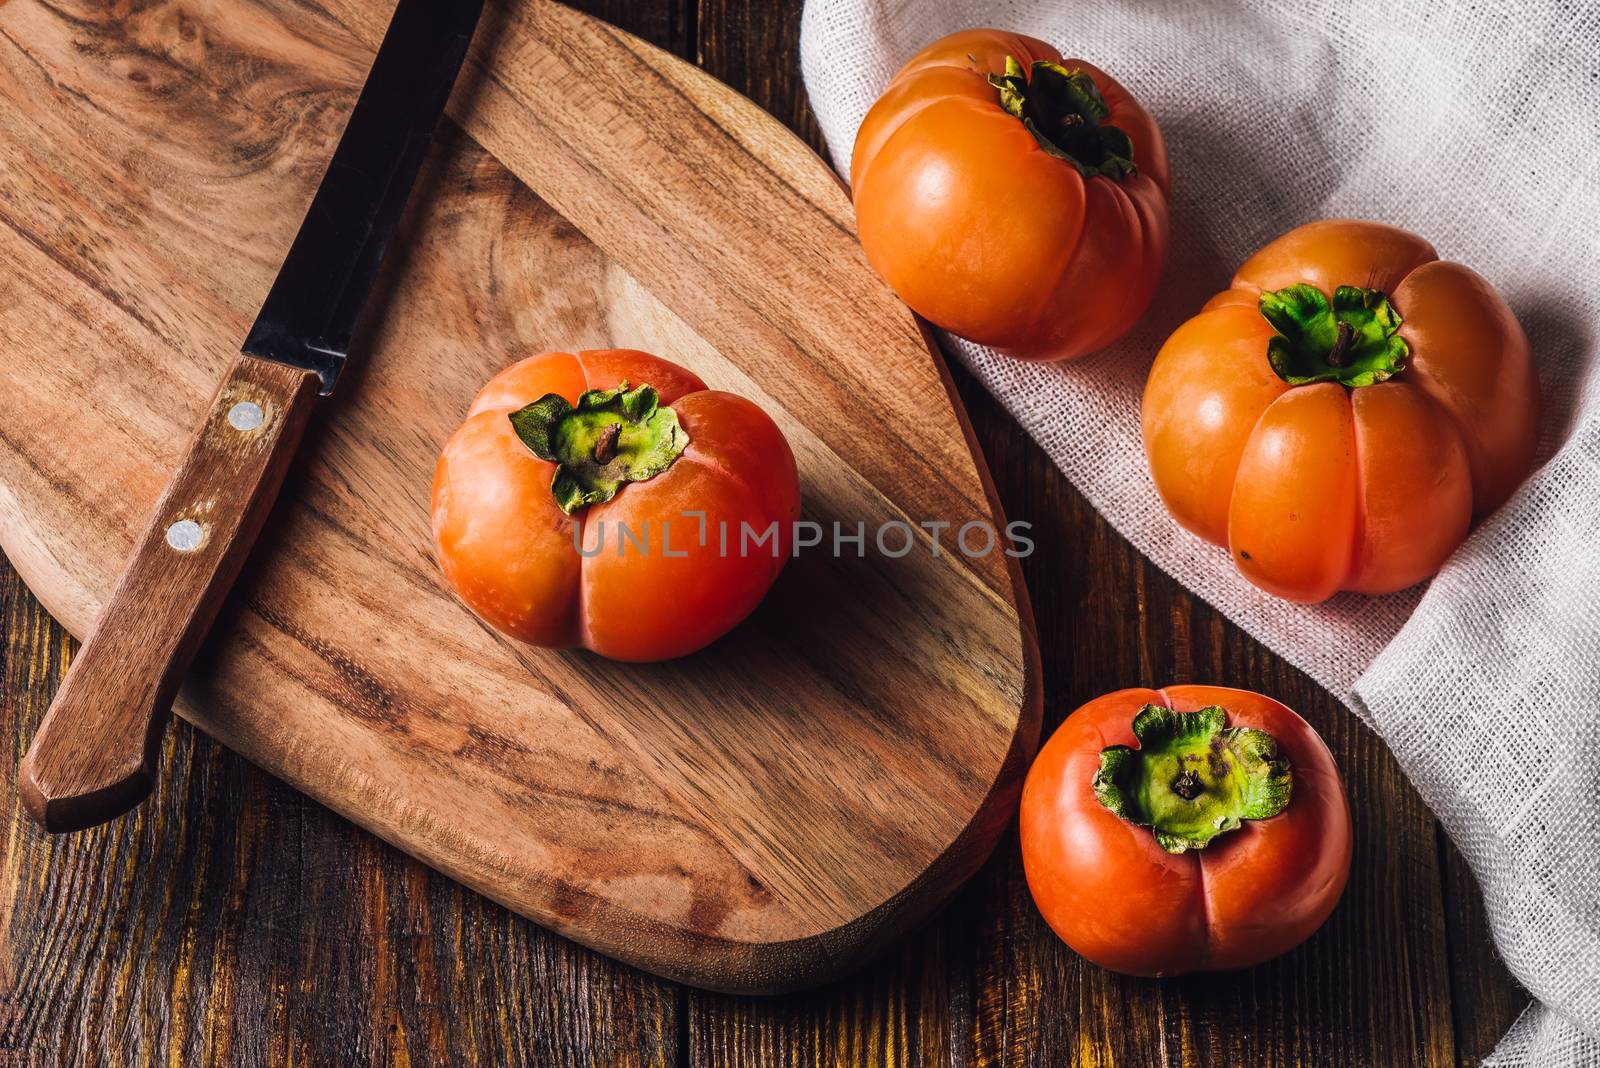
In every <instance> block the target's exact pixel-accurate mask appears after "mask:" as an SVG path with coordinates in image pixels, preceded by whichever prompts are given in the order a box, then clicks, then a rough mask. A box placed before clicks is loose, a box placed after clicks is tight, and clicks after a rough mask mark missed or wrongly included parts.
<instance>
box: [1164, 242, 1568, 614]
mask: <svg viewBox="0 0 1600 1068" xmlns="http://www.w3.org/2000/svg"><path fill="white" fill-rule="evenodd" d="M1142 416H1143V430H1144V446H1145V455H1146V457H1147V458H1148V459H1149V461H1150V473H1151V475H1152V477H1153V478H1154V480H1155V485H1156V489H1157V491H1158V492H1159V493H1160V495H1161V499H1162V501H1163V502H1165V504H1166V506H1167V510H1168V511H1169V512H1171V513H1172V517H1173V518H1174V519H1176V520H1177V521H1178V523H1179V524H1180V525H1181V526H1183V527H1185V528H1186V529H1188V530H1190V531H1192V532H1194V533H1195V534H1198V535H1200V536H1201V537H1203V538H1205V539H1207V540H1209V541H1212V542H1215V543H1216V544H1218V545H1222V546H1225V547H1227V549H1228V550H1229V552H1230V554H1231V555H1232V557H1233V562H1234V565H1235V566H1236V567H1237V568H1238V569H1239V572H1240V573H1241V574H1242V575H1244V577H1245V578H1246V579H1248V580H1249V581H1250V582H1252V583H1254V584H1255V585H1256V586H1258V587H1260V588H1261V589H1263V590H1266V591H1267V592H1269V593H1272V594H1275V595H1277V596H1279V597H1284V598H1287V599H1289V600H1292V601H1302V602H1315V601H1322V600H1325V599H1327V598H1328V597H1331V596H1332V595H1333V594H1335V593H1337V592H1339V591H1340V590H1354V591H1356V592H1359V593H1371V594H1378V593H1390V592H1393V591H1395V590H1399V589H1404V588H1405V587H1407V586H1411V585H1414V584H1416V583H1418V582H1421V581H1422V580H1424V579H1426V578H1429V577H1430V576H1432V575H1433V574H1434V573H1435V572H1437V571H1438V570H1439V568H1440V566H1441V565H1443V563H1444V561H1445V559H1446V558H1447V557H1448V556H1449V555H1450V554H1451V553H1452V552H1453V551H1454V550H1455V548H1456V547H1457V546H1458V545H1460V544H1461V542H1462V540H1463V539H1464V538H1465V537H1466V536H1467V533H1468V531H1469V530H1470V528H1471V526H1472V524H1473V523H1474V522H1476V521H1478V520H1480V519H1482V518H1483V517H1484V516H1486V515H1488V514H1489V513H1490V512H1492V511H1494V510H1495V509H1496V508H1498V507H1499V506H1500V505H1501V504H1503V503H1504V502H1505V500H1506V498H1508V497H1509V496H1511V494H1512V492H1513V491H1514V490H1515V489H1516V487H1517V486H1518V485H1519V484H1520V483H1521V482H1522V480H1523V479H1524V478H1525V477H1526V476H1527V474H1528V471H1529V469H1530V468H1531V467H1532V464H1533V456H1534V448H1535V446H1536V444H1537V440H1538V416H1539V390H1538V377H1537V375H1536V373H1535V368H1534V364H1533V356H1532V353H1531V351H1530V350H1529V347H1528V339H1527V336H1526V335H1525V334H1524V333H1523V332H1522V327H1521V326H1520V325H1518V323H1517V319H1516V316H1515V315H1513V314H1512V312H1511V309H1510V308H1509V307H1507V306H1506V303H1505V301H1504V300H1502V299H1501V297H1500V295H1499V294H1498V293H1497V292H1495V290H1494V287H1493V286H1491V285H1490V284H1489V283H1488V282H1486V281H1484V279H1483V278H1481V277H1479V276H1478V275H1477V274H1475V273H1474V272H1473V271H1472V270H1471V269H1470V268H1468V267H1464V266H1462V265H1461V264H1459V263H1449V262H1446V261H1443V260H1440V259H1439V258H1438V256H1437V254H1436V253H1435V252H1434V250H1433V246H1431V245H1430V244H1428V242H1426V241H1424V240H1423V239H1422V238H1420V237H1418V236H1417V235H1415V234H1411V233H1407V232H1406V231H1404V230H1399V229H1396V228H1394V227H1392V226H1384V225H1382V224H1380V223H1372V222H1361V221H1357V220H1348V219H1343V220H1329V221H1323V222H1315V223H1310V224H1308V225H1306V226H1302V227H1299V228H1298V229H1295V230H1291V231H1290V232H1289V233H1287V234H1284V235H1283V236H1282V237H1280V238H1278V239H1277V240H1276V241H1273V242H1272V243H1271V244H1269V245H1267V246H1266V247H1265V248H1263V249H1261V250H1260V251H1259V252H1257V253H1256V254H1255V255H1254V256H1252V257H1250V259H1249V260H1247V261H1246V262H1245V264H1244V265H1243V266H1242V267H1240V268H1239V271H1238V273H1237V274H1236V275H1234V278H1233V283H1232V285H1231V287H1230V288H1229V289H1227V290H1225V291H1224V292H1222V293H1219V294H1217V295H1216V296H1215V297H1213V298H1211V300H1210V301H1209V302H1207V303H1206V305H1205V307H1204V308H1203V309H1202V310H1201V312H1200V314H1198V315H1196V316H1195V317H1194V318H1192V319H1190V320H1189V321H1188V322H1186V323H1184V324H1183V325H1182V326H1180V327H1179V328H1178V329H1177V330H1176V331H1175V332H1174V333H1173V334H1172V336H1171V337H1169V338H1168V339H1167V341H1166V344H1164V345H1163V346H1162V348H1161V351H1160V353H1159V354H1157V356H1156V360H1155V364H1154V365H1153V366H1152V367H1151V369H1150V377H1149V380H1148V381H1147V382H1146V384H1145V391H1144V404H1143V413H1142Z"/></svg>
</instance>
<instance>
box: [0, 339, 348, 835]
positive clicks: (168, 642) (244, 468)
mask: <svg viewBox="0 0 1600 1068" xmlns="http://www.w3.org/2000/svg"><path fill="white" fill-rule="evenodd" d="M318 385H319V379H318V377H317V375H316V373H315V372H313V371H305V370H301V369H299V368H296V367H289V366H287V365H285V364H281V363H274V362H272V361H270V360H263V359H258V358H256V357H254V356H247V355H243V354H241V355H240V356H239V357H238V358H237V359H236V360H235V361H234V363H233V366H232V367H231V368H230V369H229V371H228V374H227V377H225V378H224V379H223V381H222V385H221V386H220V387H219V388H218V389H217V393H216V395H215V396H214V397H213V398H212V400H211V407H210V409H209V410H208V411H207V412H206V416H205V421H204V422H202V423H201V424H200V428H199V429H198V430H197V431H196V432H195V435H194V438H193V440H191V441H190V442H189V448H188V451H187V452H186V453H185V454H184V457H183V460H182V461H181V462H180V463H179V465H178V470H177V473H175V474H174V475H173V476H172V480H171V481H170V482H168V483H167V488H166V490H165V492H163V493H162V495H161V500H160V501H159V502H158V503H157V504H156V509H155V514H154V515H153V516H152V517H151V519H150V523H149V526H148V527H146V528H145V532H144V534H143V535H142V536H141V537H140V539H139V543H138V545H137V546H136V547H135V549H134V552H133V556H132V557H131V558H130V559H129V560H128V563H127V565H126V566H125V567H124V568H123V571H122V575H121V577H120V578H118V579H117V584H116V586H115V588H114V589H113V590H112V591H111V599H110V600H109V601H107V602H106V605H105V607H104V608H103V609H102V610H101V612H100V618H99V619H98V620H97V621H96V622H95V626H94V630H93V631H92V632H91V633H90V635H89V637H88V640H86V641H85V642H84V643H83V647H82V648H81V649H79V650H78V655H77V656H76V657H75V658H74V659H73V661H72V667H71V669H70V670H69V671H68V672H67V677H66V679H65V680H63V681H62V683H61V688H60V690H58V691H57V692H56V697H55V700H54V701H52V702H51V704H50V709H49V711H48V712H46V713H45V717H44V722H43V723H42V724H40V726H39V732H38V733H37V734H35V735H34V737H33V744H32V745H30V746H29V747H28V752H27V755H26V756H24V757H23V758H22V765H21V767H20V768H19V769H18V774H17V789H18V792H19V793H21V795H22V803H23V807H24V808H26V809H27V811H28V815H30V816H32V817H33V819H34V820H35V821H37V822H38V823H39V825H40V826H42V827H44V829H45V830H47V831H75V830H81V829H82V828H85V827H90V826H93V825H94V824H97V823H101V822H103V821H105V820H108V819H112V818H113V817H116V816H120V815H122V814H123V813H124V812H127V811H128V810H129V809H131V808H132V807H133V806H135V805H137V804H138V803H139V802H140V801H142V800H143V799H144V797H145V795H147V794H148V793H149V792H150V788H151V786H152V784H153V783H154V780H155V760H156V757H157V754H158V751H159V749H160V746H161V735H162V732H163V731H164V730H165V728H166V723H167V718H168V715H169V714H170V712H171V708H172V701H173V698H174V697H175V696H176V695H177V691H178V686H179V684H180V683H181V682H182V681H183V676H184V673H185V672H186V671H187V670H188V668H189V663H190V661H191V660H193V659H194V654H195V651H196V650H197V649H198V648H199V645H200V642H201V641H202V640H203V639H204V638H205V635H206V631H207V630H209V629H210V627H211V622H212V620H213V619H215V618H216V614H217V610H218V609H219V608H220V607H221V606H222V601H223V598H225V597H226V596H227V593H228V589H229V587H230V586H232V585H233V580H234V579H235V577H237V575H238V573H239V568H240V566H241V565H242V564H243V563H244V559H245V557H246V555H248V553H249V552H250V546H251V544H252V543H254V541H255V539H256V535H257V534H258V533H259V532H260V530H261V524H262V522H263V521H264V520H265V519H266V516H267V512H268V511H269V510H270V509H271V508H272V501H273V498H274V497H276V496H277V493H278V487H279V485H281V484H282V482H283V476H284V473H285V471H287V470H288V467H289V462H290V460H291V459H292V458H293V456H294V452H295V449H296V447H297V446H298V445H299V443H300V437H301V435H302V434H303V433H304V431H305V426H306V420H307V418H308V417H309V416H310V414H311V409H312V407H313V405H314V403H315V401H316V398H317V387H318Z"/></svg>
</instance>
